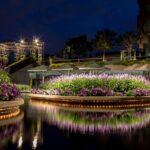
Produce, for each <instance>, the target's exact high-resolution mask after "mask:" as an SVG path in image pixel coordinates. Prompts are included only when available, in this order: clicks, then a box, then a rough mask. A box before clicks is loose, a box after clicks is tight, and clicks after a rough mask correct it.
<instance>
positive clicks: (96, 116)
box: [28, 101, 150, 134]
mask: <svg viewBox="0 0 150 150" xmlns="http://www.w3.org/2000/svg"><path fill="white" fill-rule="evenodd" d="M29 108H30V109H29V111H28V115H29V116H31V117H32V116H34V117H35V116H38V118H40V119H42V121H45V122H47V123H48V124H49V125H56V126H57V127H59V128H60V129H66V130H68V131H71V132H75V133H76V132H79V133H84V134H87V133H88V134H94V133H103V134H105V133H122V134H123V133H126V132H129V131H130V132H134V131H136V130H137V129H142V128H145V127H146V126H147V125H149V124H150V110H148V109H136V110H128V111H125V110H124V111H119V110H118V111H107V112H93V111H89V110H88V111H86V110H77V109H76V110H74V109H64V108H60V107H57V106H54V105H50V104H47V103H43V102H42V103H41V102H36V101H30V105H29Z"/></svg>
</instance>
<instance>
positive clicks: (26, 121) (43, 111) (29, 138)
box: [0, 100, 150, 150]
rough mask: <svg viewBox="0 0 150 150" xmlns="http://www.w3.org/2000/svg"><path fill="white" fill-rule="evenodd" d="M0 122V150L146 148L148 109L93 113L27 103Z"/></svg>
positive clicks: (149, 133) (149, 124)
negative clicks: (20, 111) (17, 113)
mask: <svg viewBox="0 0 150 150" xmlns="http://www.w3.org/2000/svg"><path fill="white" fill-rule="evenodd" d="M21 109H22V113H21V114H20V115H19V116H17V117H15V118H11V119H9V120H5V121H1V122H0V150H18V149H22V150H31V149H37V150H48V149H54V150H57V149H58V150H60V149H61V150H94V149H105V150H106V149H117V148H120V149H122V150H123V149H124V150H125V149H142V150H143V149H149V148H150V142H149V139H150V110H149V109H136V110H134V109H132V110H102V109H99V110H95V109H83V108H80V109H78V108H65V107H60V106H59V107H58V106H56V105H54V104H53V105H52V104H50V103H46V102H39V101H30V100H26V103H25V106H24V107H23V108H21Z"/></svg>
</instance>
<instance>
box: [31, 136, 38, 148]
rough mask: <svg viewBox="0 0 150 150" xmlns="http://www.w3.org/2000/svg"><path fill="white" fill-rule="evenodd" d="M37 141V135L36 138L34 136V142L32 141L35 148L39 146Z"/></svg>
mask: <svg viewBox="0 0 150 150" xmlns="http://www.w3.org/2000/svg"><path fill="white" fill-rule="evenodd" d="M37 141H38V136H37V135H35V136H34V138H33V142H32V148H33V149H36V147H37Z"/></svg>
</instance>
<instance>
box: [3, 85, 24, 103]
mask: <svg viewBox="0 0 150 150" xmlns="http://www.w3.org/2000/svg"><path fill="white" fill-rule="evenodd" d="M20 96H21V94H20V92H19V90H18V89H17V87H16V86H15V85H14V84H8V83H6V82H3V83H1V85H0V100H4V101H9V100H13V99H14V98H18V97H20Z"/></svg>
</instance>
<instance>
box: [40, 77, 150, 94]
mask: <svg viewBox="0 0 150 150" xmlns="http://www.w3.org/2000/svg"><path fill="white" fill-rule="evenodd" d="M40 88H41V89H43V90H50V91H51V93H55V92H54V91H55V90H59V91H60V95H67V93H69V95H70V94H72V95H96V96H98V95H99V96H100V95H101V96H104V95H105V96H107V95H109V94H110V93H111V94H110V95H112V94H115V95H124V94H128V95H131V91H133V90H135V89H145V90H149V89H150V82H149V81H148V80H146V79H145V78H144V77H143V76H133V75H128V74H120V75H107V74H101V75H93V74H80V75H71V76H60V77H57V78H54V79H52V80H49V81H47V82H45V83H43V84H41V85H40ZM106 91H107V92H106ZM57 93H58V92H57ZM108 93H109V94H108ZM129 93H130V94H129ZM58 95H59V94H58Z"/></svg>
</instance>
